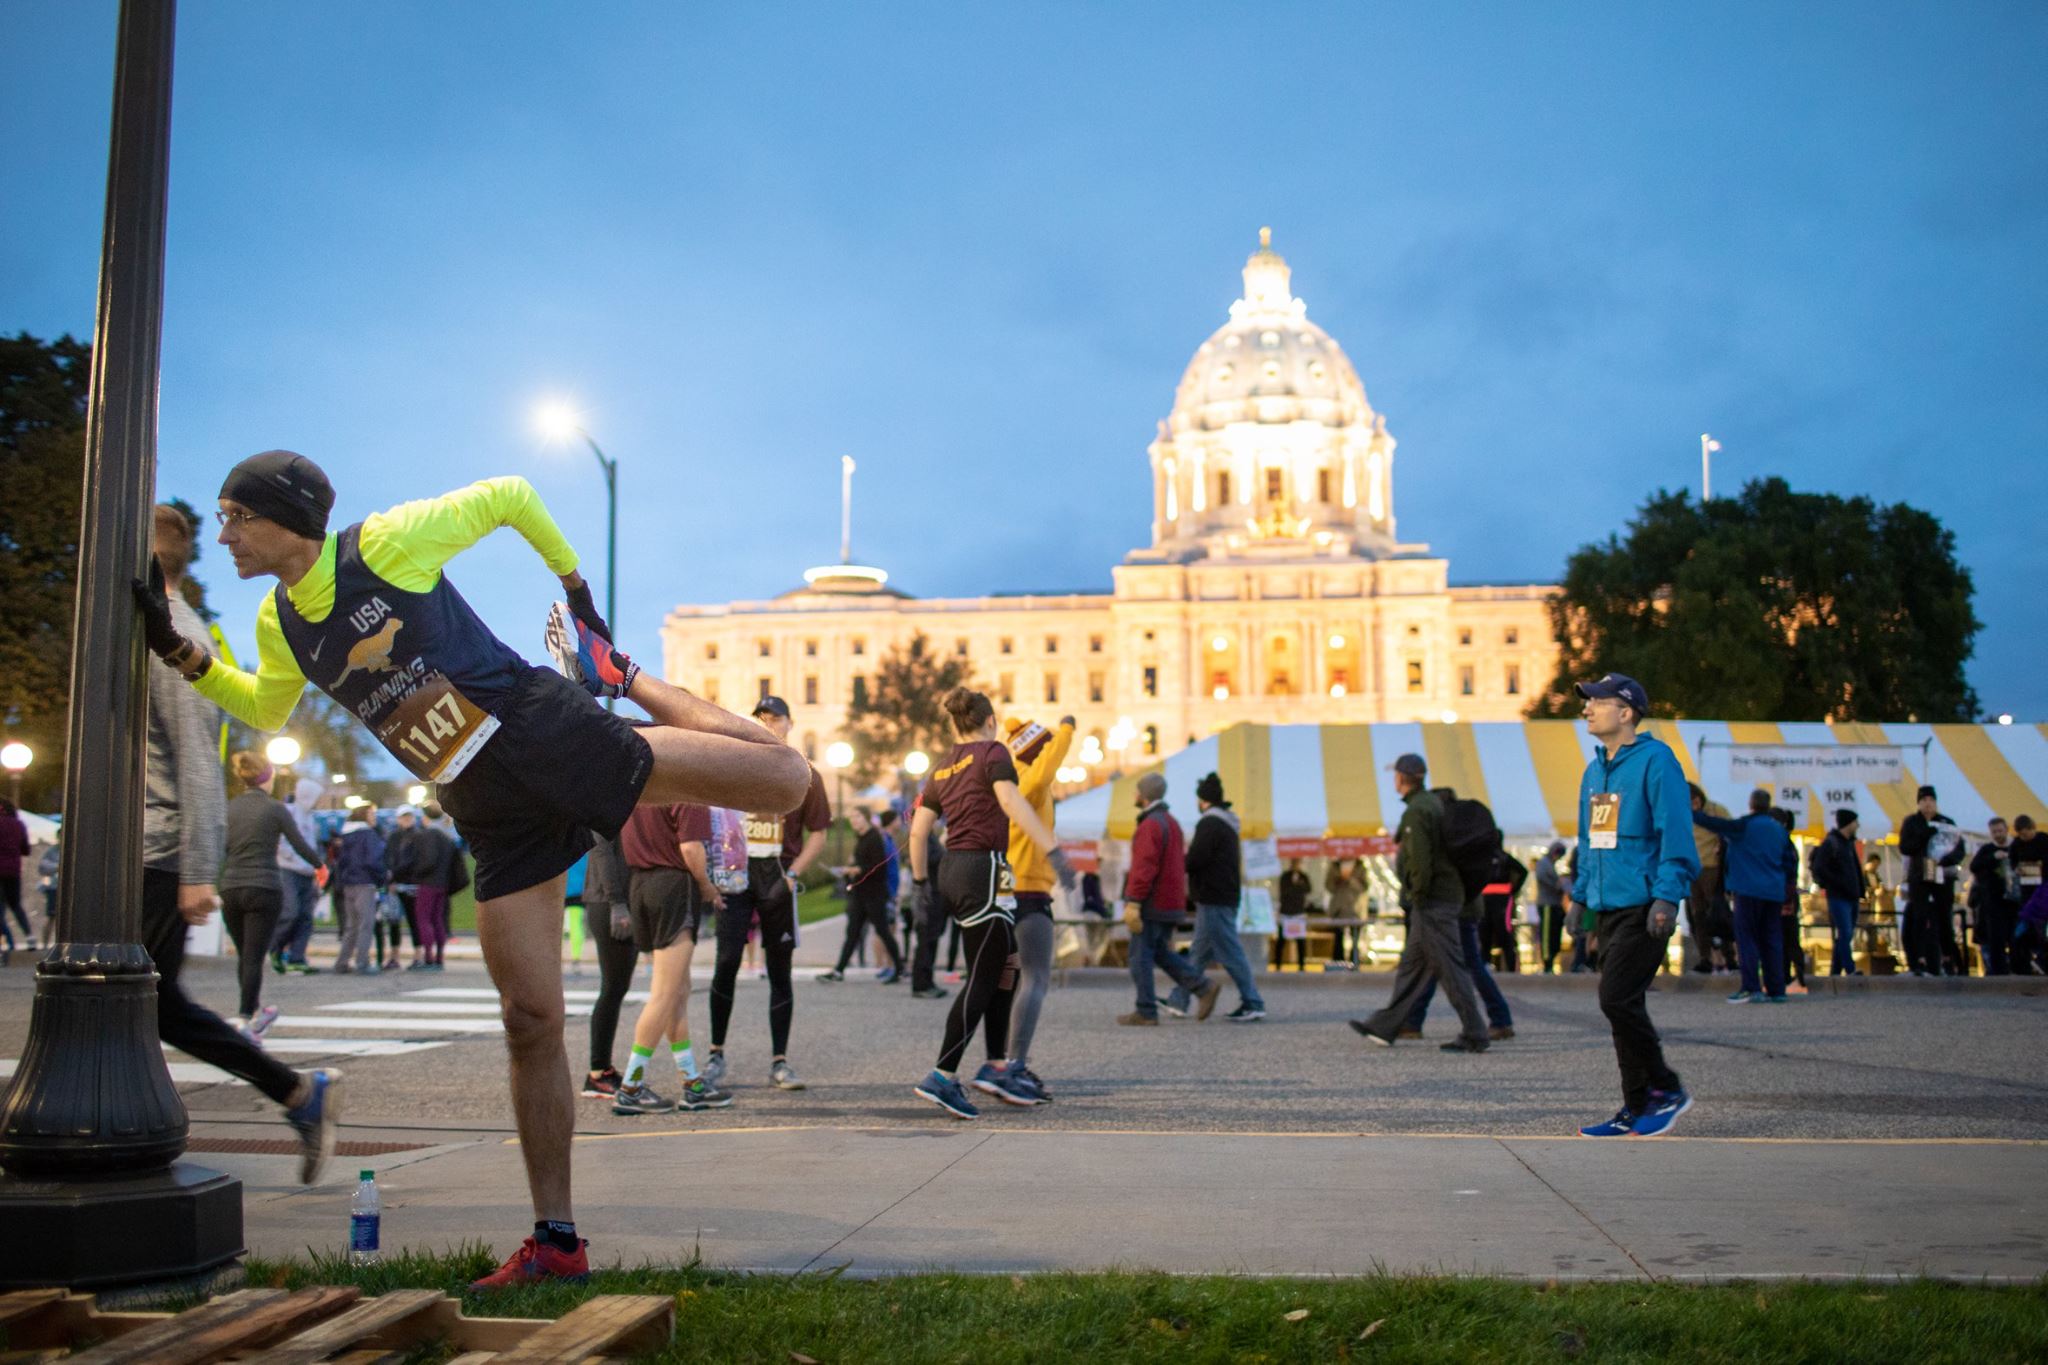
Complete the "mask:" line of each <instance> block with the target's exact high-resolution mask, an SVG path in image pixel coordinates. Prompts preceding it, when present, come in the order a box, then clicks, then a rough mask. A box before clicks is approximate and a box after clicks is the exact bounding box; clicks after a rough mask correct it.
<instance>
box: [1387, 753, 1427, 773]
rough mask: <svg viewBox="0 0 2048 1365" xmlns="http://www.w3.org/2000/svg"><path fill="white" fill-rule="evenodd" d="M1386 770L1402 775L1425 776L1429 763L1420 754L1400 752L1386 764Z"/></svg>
mask: <svg viewBox="0 0 2048 1365" xmlns="http://www.w3.org/2000/svg"><path fill="white" fill-rule="evenodd" d="M1387 771H1389V772H1396V773H1399V774H1401V775H1402V776H1403V777H1427V776H1428V775H1429V764H1428V763H1427V762H1425V761H1424V759H1423V757H1422V755H1421V754H1402V755H1401V756H1400V757H1399V758H1397V759H1395V760H1394V761H1393V762H1392V763H1389V764H1388V765H1387Z"/></svg>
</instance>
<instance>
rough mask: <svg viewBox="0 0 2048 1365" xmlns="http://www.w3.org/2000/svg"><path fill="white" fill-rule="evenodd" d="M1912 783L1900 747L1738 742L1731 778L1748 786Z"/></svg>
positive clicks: (1730, 759)
mask: <svg viewBox="0 0 2048 1365" xmlns="http://www.w3.org/2000/svg"><path fill="white" fill-rule="evenodd" d="M1905 779H1906V756H1905V752H1904V751H1903V750H1901V749H1900V748H1899V747H1898V746H1897V745H1896V744H1733V745H1730V746H1729V748H1728V780H1729V781H1731V782H1739V783H1742V784H1744V785H1747V786H1755V787H1770V788H1772V789H1774V790H1775V789H1776V788H1778V787H1780V786H1786V785H1796V786H1802V787H1843V786H1848V785H1850V784H1851V783H1860V784H1862V785H1864V786H1882V785H1884V784H1885V783H1887V782H1903V781H1905Z"/></svg>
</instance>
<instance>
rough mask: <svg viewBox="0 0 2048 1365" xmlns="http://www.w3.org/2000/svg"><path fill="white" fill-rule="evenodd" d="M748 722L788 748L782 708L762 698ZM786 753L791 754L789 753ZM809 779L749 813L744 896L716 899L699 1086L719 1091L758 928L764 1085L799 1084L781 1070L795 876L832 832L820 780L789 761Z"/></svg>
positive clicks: (792, 1001) (790, 1012)
mask: <svg viewBox="0 0 2048 1365" xmlns="http://www.w3.org/2000/svg"><path fill="white" fill-rule="evenodd" d="M754 723H755V724H757V725H759V726H760V727H761V728H762V729H764V730H766V731H767V732H768V734H769V735H771V736H773V737H774V740H775V742H776V743H777V744H780V745H782V746H783V747H785V748H788V747H789V730H790V719H789V703H788V702H785V701H784V700H783V699H782V698H780V697H763V698H761V700H759V701H757V702H755V703H754ZM790 752H791V753H792V754H796V750H794V749H790ZM796 756H797V758H798V759H799V760H800V761H802V763H803V765H804V768H805V770H806V771H807V772H808V773H809V774H810V777H809V780H808V781H807V782H806V784H805V786H804V794H803V799H802V800H801V801H800V802H798V803H797V804H795V805H793V806H791V807H790V808H789V810H787V811H785V812H782V813H780V814H764V813H761V812H759V811H749V812H748V813H747V817H746V832H747V889H746V890H745V891H737V892H733V893H731V894H729V895H724V896H723V903H724V908H723V909H721V910H719V912H718V955H717V958H716V960H715V965H714V967H713V969H712V973H711V1048H710V1051H709V1052H708V1053H707V1054H706V1056H705V1058H704V1083H705V1084H706V1085H709V1086H710V1087H711V1088H712V1089H713V1090H721V1089H723V1088H724V1081H725V1034H726V1029H727V1028H728V1027H729V1026H730V1024H731V1023H732V1007H733V998H734V989H735V987H736V986H737V985H738V983H739V976H740V960H741V958H742V957H744V956H745V954H746V948H747V932H748V930H749V928H750V927H751V926H752V925H753V924H754V923H755V922H756V921H758V922H759V923H760V926H761V957H762V960H763V961H764V962H765V963H766V964H767V968H768V1042H769V1050H770V1056H769V1059H768V1081H769V1084H771V1085H773V1086H774V1087H775V1088H776V1089H778V1090H801V1089H803V1088H804V1083H803V1082H802V1081H801V1080H799V1079H798V1078H797V1074H796V1070H795V1068H794V1067H792V1066H790V1064H789V1030H790V1025H791V1023H792V1022H793V1020H794V1016H795V1014H796V988H795V987H794V986H793V985H792V984H791V982H790V972H789V963H790V958H791V956H792V955H793V954H794V953H795V952H796V937H797V899H798V896H799V894H800V893H801V892H802V890H803V876H804V873H805V872H806V871H808V870H809V869H810V866H811V864H813V863H815V862H817V861H818V855H819V854H821V853H823V852H824V851H825V831H826V830H827V829H830V828H831V827H832V801H831V798H829V797H827V796H826V795H825V778H824V776H823V774H821V773H820V772H819V771H818V769H817V768H816V766H814V765H813V764H812V763H811V762H810V760H808V759H805V758H804V757H803V755H801V754H796Z"/></svg>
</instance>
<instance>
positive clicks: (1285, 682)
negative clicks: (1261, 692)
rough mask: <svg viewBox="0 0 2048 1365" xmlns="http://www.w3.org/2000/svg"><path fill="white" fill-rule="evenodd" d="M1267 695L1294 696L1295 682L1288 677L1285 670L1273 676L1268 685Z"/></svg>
mask: <svg viewBox="0 0 2048 1365" xmlns="http://www.w3.org/2000/svg"><path fill="white" fill-rule="evenodd" d="M1266 695H1267V696H1269V697H1291V696H1293V695H1294V680H1293V679H1291V678H1289V677H1288V676H1287V673H1286V671H1285V670H1282V671H1280V672H1278V673H1275V674H1274V675H1273V676H1272V679H1271V680H1270V681H1269V682H1267V684H1266Z"/></svg>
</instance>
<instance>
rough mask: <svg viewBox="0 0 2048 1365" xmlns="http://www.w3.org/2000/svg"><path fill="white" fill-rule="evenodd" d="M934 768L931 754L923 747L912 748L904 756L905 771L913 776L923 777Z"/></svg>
mask: <svg viewBox="0 0 2048 1365" xmlns="http://www.w3.org/2000/svg"><path fill="white" fill-rule="evenodd" d="M931 768H932V759H931V755H930V754H927V753H926V752H925V751H924V750H922V749H912V750H911V751H910V752H909V753H908V754H906V755H904V758H903V771H904V772H907V773H909V774H910V775H911V776H912V777H923V776H924V775H925V774H926V773H928V772H930V771H931Z"/></svg>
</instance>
